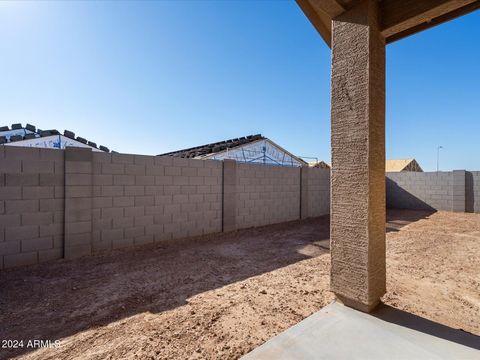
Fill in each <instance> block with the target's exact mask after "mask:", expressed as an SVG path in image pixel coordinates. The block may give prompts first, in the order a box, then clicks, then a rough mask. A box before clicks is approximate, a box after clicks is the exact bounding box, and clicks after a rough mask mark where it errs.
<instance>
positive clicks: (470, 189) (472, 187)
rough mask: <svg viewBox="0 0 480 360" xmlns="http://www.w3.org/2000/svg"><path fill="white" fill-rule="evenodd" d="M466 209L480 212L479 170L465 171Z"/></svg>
mask: <svg viewBox="0 0 480 360" xmlns="http://www.w3.org/2000/svg"><path fill="white" fill-rule="evenodd" d="M466 183H467V200H466V202H467V211H469V212H476V213H480V171H467V173H466Z"/></svg>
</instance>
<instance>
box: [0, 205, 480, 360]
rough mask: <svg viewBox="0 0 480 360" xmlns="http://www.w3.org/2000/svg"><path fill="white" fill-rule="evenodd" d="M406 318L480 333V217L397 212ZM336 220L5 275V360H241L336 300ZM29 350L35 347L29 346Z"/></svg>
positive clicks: (397, 283) (0, 277) (0, 323)
mask: <svg viewBox="0 0 480 360" xmlns="http://www.w3.org/2000/svg"><path fill="white" fill-rule="evenodd" d="M388 219H389V221H388V224H387V277H388V280H387V282H388V283H387V287H388V292H387V294H386V295H385V296H384V298H383V301H384V302H385V303H386V304H388V305H390V306H392V307H395V308H397V309H400V310H404V311H407V312H409V313H411V314H415V315H418V316H420V317H423V318H426V319H429V320H432V321H434V322H437V323H441V324H443V325H446V326H448V327H452V328H461V329H464V330H465V331H468V332H471V333H473V334H476V335H480V321H479V319H480V275H479V274H480V214H463V213H462V214H459V213H455V214H454V213H448V212H437V213H428V212H418V211H390V212H389V214H388ZM328 248H329V223H328V217H323V218H317V219H312V220H307V221H298V222H292V223H286V224H281V225H273V226H268V227H263V228H257V229H249V230H242V231H239V232H236V233H231V234H226V235H225V234H224V235H218V236H211V237H206V238H202V239H197V240H195V241H194V240H189V241H177V242H176V243H165V244H161V245H158V246H155V247H144V248H140V249H136V250H129V251H123V252H117V253H113V254H108V255H103V256H94V257H89V258H84V259H79V260H74V261H57V262H53V263H45V264H41V265H37V266H32V267H28V268H21V269H12V270H6V271H3V272H0V289H1V290H0V291H1V295H0V308H1V312H0V339H10V340H20V339H24V340H25V341H27V340H29V339H30V340H31V339H41V340H52V341H54V340H60V343H59V346H58V347H56V348H41V349H37V350H33V349H27V348H25V347H24V348H23V349H17V350H6V349H0V358H9V357H14V356H15V357H18V358H25V359H28V358H32V359H33V358H35V359H74V358H78V359H85V358H88V359H120V358H122V359H137V358H138V359H145V358H147V359H148V358H152V359H187V358H192V359H196V358H198V359H200V358H202V359H235V358H238V357H239V356H241V355H242V354H245V353H247V352H248V351H250V350H252V349H253V348H255V347H257V346H259V345H260V344H262V343H264V342H265V341H266V340H268V339H269V338H271V337H273V336H275V335H276V334H278V333H280V332H281V331H283V330H285V329H287V328H288V327H290V326H292V325H294V324H295V323H297V322H299V321H301V320H302V319H304V318H305V317H307V316H309V315H310V314H312V313H313V312H315V311H317V310H319V309H320V308H322V307H323V306H325V305H327V304H328V303H329V302H331V301H332V300H333V299H334V296H333V294H332V293H331V292H330V291H329V271H330V255H329V251H328ZM24 344H25V343H24Z"/></svg>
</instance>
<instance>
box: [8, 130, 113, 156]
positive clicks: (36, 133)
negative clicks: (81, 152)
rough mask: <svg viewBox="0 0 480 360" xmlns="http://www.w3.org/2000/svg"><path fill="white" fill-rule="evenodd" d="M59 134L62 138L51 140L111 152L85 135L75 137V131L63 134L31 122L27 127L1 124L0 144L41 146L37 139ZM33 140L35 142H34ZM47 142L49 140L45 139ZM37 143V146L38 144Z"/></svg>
mask: <svg viewBox="0 0 480 360" xmlns="http://www.w3.org/2000/svg"><path fill="white" fill-rule="evenodd" d="M55 136H58V137H60V139H58V141H56V142H53V141H50V143H52V144H57V143H58V144H62V143H63V144H65V143H67V144H68V146H75V145H80V144H83V145H86V146H88V147H92V148H95V149H98V150H101V151H104V152H110V150H109V149H108V148H107V147H106V146H103V145H100V146H97V143H95V142H93V141H90V140H87V139H85V138H83V137H80V136H77V137H75V133H74V132H72V131H70V130H65V131H64V132H63V134H61V133H60V132H59V131H58V130H56V129H49V130H40V129H38V128H37V127H36V126H34V125H31V124H26V125H25V127H24V126H22V124H19V123H17V124H12V125H11V126H10V127H9V126H8V125H6V126H0V145H10V144H11V145H13V143H15V145H17V146H23V145H25V146H30V147H40V146H38V144H37V143H38V141H37V142H35V140H36V139H38V140H41V138H45V139H44V140H47V139H48V138H50V137H55ZM61 138H65V140H69V141H63V142H62V141H61V140H62V139H61ZM32 141H33V142H32ZM44 143H45V144H47V143H48V142H47V141H45V142H44ZM36 145H37V146H36ZM45 147H53V148H55V147H60V146H55V145H52V146H45Z"/></svg>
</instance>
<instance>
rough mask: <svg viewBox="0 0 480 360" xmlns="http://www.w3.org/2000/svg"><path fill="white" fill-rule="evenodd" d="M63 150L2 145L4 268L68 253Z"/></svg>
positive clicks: (0, 263)
mask: <svg viewBox="0 0 480 360" xmlns="http://www.w3.org/2000/svg"><path fill="white" fill-rule="evenodd" d="M64 172H65V171H64V152H63V151H57V150H51V149H34V148H21V147H13V146H12V147H6V146H3V147H0V269H2V268H9V267H13V266H21V265H30V264H36V263H38V262H43V261H47V260H53V259H60V258H62V257H63V236H64Z"/></svg>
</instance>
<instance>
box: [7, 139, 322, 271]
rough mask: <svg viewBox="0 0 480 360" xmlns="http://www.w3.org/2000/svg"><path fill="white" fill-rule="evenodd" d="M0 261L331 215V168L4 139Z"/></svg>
mask: <svg viewBox="0 0 480 360" xmlns="http://www.w3.org/2000/svg"><path fill="white" fill-rule="evenodd" d="M0 160H1V161H0V269H3V268H9V267H14V266H21V265H29V264H35V263H38V262H42V261H47V260H53V259H60V258H66V259H71V258H77V257H80V256H86V255H91V254H94V253H98V252H105V251H106V252H108V251H111V250H114V249H119V248H124V247H130V246H135V245H142V244H150V243H155V242H160V241H165V240H172V239H178V238H184V237H192V236H198V235H205V234H212V233H218V232H222V231H233V230H236V229H242V228H248V227H253V226H263V225H268V224H273V223H280V222H285V221H291V220H297V219H300V218H307V217H313V216H319V215H324V214H327V213H328V211H329V201H330V200H329V199H330V192H329V181H330V172H329V171H328V170H321V169H308V168H302V169H301V168H289V167H280V166H269V165H261V164H242V163H236V162H234V161H231V160H225V161H223V162H222V161H209V160H207V161H205V160H193V159H181V158H170V157H158V156H142V155H128V154H107V153H98V152H92V151H91V150H90V149H81V148H67V149H66V150H50V149H38V148H20V147H0Z"/></svg>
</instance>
